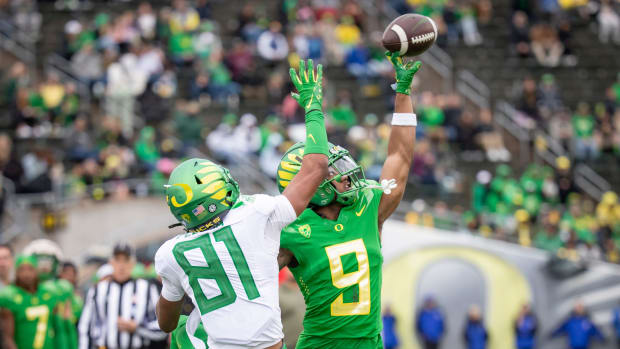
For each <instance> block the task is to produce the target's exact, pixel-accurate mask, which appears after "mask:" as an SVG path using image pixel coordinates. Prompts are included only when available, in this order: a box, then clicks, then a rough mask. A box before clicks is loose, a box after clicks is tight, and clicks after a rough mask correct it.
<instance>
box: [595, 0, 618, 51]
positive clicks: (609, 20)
mask: <svg viewBox="0 0 620 349" xmlns="http://www.w3.org/2000/svg"><path fill="white" fill-rule="evenodd" d="M600 6H601V7H600V9H599V12H598V23H599V29H598V30H599V39H600V40H601V42H602V43H604V44H606V43H608V42H609V39H610V38H611V39H612V40H613V42H614V43H615V44H616V45H620V16H619V15H618V13H617V12H616V11H615V9H614V7H613V6H614V5H613V4H612V3H611V1H610V0H602V1H601V5H600Z"/></svg>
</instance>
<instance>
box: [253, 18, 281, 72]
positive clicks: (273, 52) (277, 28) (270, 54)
mask: <svg viewBox="0 0 620 349" xmlns="http://www.w3.org/2000/svg"><path fill="white" fill-rule="evenodd" d="M256 49H257V51H258V54H259V55H260V56H261V57H262V58H263V59H265V60H267V61H268V62H271V64H275V63H277V62H278V61H281V60H283V59H285V58H286V56H287V55H288V42H287V40H286V37H285V36H284V35H283V34H282V24H280V22H277V21H273V22H271V23H270V24H269V30H266V31H264V32H263V33H262V34H261V35H260V36H259V37H258V42H257V43H256Z"/></svg>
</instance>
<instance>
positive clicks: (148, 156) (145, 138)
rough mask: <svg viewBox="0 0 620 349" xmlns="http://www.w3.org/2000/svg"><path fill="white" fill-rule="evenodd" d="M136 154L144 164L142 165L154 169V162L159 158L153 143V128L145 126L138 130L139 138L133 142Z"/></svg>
mask: <svg viewBox="0 0 620 349" xmlns="http://www.w3.org/2000/svg"><path fill="white" fill-rule="evenodd" d="M134 147H135V152H136V156H137V157H138V159H140V161H141V162H142V163H143V164H144V166H145V167H146V168H147V169H148V170H149V171H152V170H153V169H155V163H156V162H157V160H159V158H160V155H159V150H158V149H157V145H156V144H155V129H154V128H153V127H151V126H146V127H144V128H143V129H142V130H141V131H140V138H139V139H138V141H136V144H135V146H134Z"/></svg>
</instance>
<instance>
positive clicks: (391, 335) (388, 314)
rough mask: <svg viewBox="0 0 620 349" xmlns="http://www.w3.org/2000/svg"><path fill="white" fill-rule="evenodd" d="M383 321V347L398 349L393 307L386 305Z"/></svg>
mask: <svg viewBox="0 0 620 349" xmlns="http://www.w3.org/2000/svg"><path fill="white" fill-rule="evenodd" d="M381 320H382V322H383V332H382V336H381V337H382V338H383V347H384V348H385V349H398V345H399V341H398V334H397V333H396V317H395V316H394V314H392V309H391V307H390V306H389V305H386V306H385V308H384V309H383V315H382V316H381Z"/></svg>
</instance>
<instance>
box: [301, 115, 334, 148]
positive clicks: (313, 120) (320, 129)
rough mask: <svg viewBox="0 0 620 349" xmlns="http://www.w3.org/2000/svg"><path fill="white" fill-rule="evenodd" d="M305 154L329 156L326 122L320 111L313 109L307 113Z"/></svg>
mask: <svg viewBox="0 0 620 349" xmlns="http://www.w3.org/2000/svg"><path fill="white" fill-rule="evenodd" d="M304 154H324V155H326V156H329V145H328V143H327V132H326V131H325V120H324V117H323V113H322V112H321V111H320V110H317V109H312V110H309V111H308V112H307V113H306V146H305V149H304Z"/></svg>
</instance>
